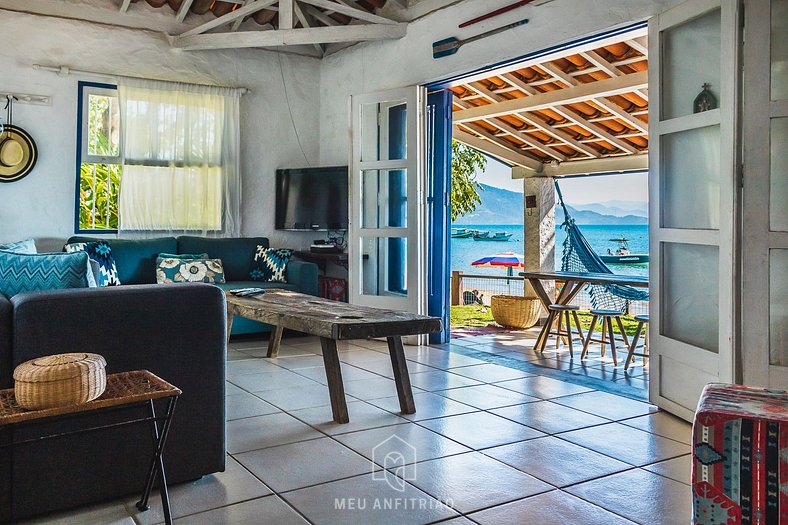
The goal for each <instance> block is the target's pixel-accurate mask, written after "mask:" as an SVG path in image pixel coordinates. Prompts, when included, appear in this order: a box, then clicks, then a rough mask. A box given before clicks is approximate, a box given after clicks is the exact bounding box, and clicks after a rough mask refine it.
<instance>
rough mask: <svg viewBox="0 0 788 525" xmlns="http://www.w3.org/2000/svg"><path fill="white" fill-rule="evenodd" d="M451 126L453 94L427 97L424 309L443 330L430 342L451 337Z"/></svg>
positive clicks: (446, 92)
mask: <svg viewBox="0 0 788 525" xmlns="http://www.w3.org/2000/svg"><path fill="white" fill-rule="evenodd" d="M451 125H452V93H451V91H449V90H448V89H446V90H441V91H436V92H434V93H430V94H429V95H428V96H427V207H428V211H427V217H428V220H429V226H428V227H429V231H428V235H427V239H428V243H429V245H428V249H427V283H428V288H427V290H428V297H427V311H428V313H429V315H431V316H434V317H440V318H441V319H442V320H443V330H442V331H441V332H438V333H434V334H430V343H433V344H437V343H445V342H448V341H449V337H450V326H449V319H450V316H449V314H450V309H451V306H450V301H451V283H450V279H451V242H450V239H449V234H450V230H451V214H450V210H451V202H450V196H451V131H452V130H451Z"/></svg>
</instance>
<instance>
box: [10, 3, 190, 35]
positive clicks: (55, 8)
mask: <svg viewBox="0 0 788 525" xmlns="http://www.w3.org/2000/svg"><path fill="white" fill-rule="evenodd" d="M0 10H6V11H16V12H20V13H29V14H35V15H42V16H50V17H53V18H61V19H65V20H78V21H80V22H93V23H96V24H105V25H111V26H116V27H124V28H129V29H142V30H147V31H159V32H162V33H169V34H175V33H179V32H181V31H182V30H183V26H182V25H181V24H179V23H178V22H177V21H176V20H175V18H174V17H173V16H172V15H170V14H168V13H166V12H165V11H164V10H163V9H162V10H161V12H160V13H159V12H157V11H158V10H152V11H151V12H148V11H145V12H143V11H142V10H134V9H131V10H129V11H127V12H125V13H120V12H119V11H118V5H117V4H115V3H111V2H103V3H92V4H88V3H72V2H64V1H63V0H2V1H0Z"/></svg>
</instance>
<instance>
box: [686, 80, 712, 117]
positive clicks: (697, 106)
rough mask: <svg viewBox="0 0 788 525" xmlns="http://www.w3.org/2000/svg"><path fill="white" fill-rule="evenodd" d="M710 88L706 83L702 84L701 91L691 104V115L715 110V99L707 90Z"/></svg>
mask: <svg viewBox="0 0 788 525" xmlns="http://www.w3.org/2000/svg"><path fill="white" fill-rule="evenodd" d="M710 87H711V84H709V83H708V82H706V83H704V84H703V91H701V92H700V93H699V94H698V96H697V97H695V102H693V104H692V112H693V113H702V112H703V111H708V110H710V109H717V97H715V96H714V93H712V92H711V90H710V89H709V88H710Z"/></svg>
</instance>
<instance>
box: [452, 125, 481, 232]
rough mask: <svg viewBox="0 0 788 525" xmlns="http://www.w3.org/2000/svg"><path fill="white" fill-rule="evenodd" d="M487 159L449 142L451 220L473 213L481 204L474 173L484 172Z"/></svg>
mask: <svg viewBox="0 0 788 525" xmlns="http://www.w3.org/2000/svg"><path fill="white" fill-rule="evenodd" d="M486 165H487V157H485V156H484V155H482V154H481V153H479V152H478V151H476V150H475V149H473V148H470V147H468V146H466V145H465V144H461V143H460V142H457V141H456V140H452V141H451V220H452V221H455V220H457V218H458V217H462V216H463V215H467V214H469V213H473V211H474V210H475V209H476V207H477V206H478V205H479V204H481V202H482V199H481V197H480V196H479V191H483V189H482V186H481V184H479V183H478V182H476V173H477V172H478V171H484V167H485V166H486Z"/></svg>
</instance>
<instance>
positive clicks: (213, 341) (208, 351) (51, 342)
mask: <svg viewBox="0 0 788 525" xmlns="http://www.w3.org/2000/svg"><path fill="white" fill-rule="evenodd" d="M11 303H12V304H13V307H14V314H13V316H14V317H13V353H12V362H11V367H14V366H17V365H19V364H20V363H21V362H23V361H26V360H29V359H33V358H36V357H40V356H43V355H50V354H57V353H63V352H92V353H97V354H101V355H103V356H104V358H105V359H106V360H107V373H116V372H124V371H129V370H140V369H145V370H149V371H151V372H153V373H154V374H156V375H158V376H159V377H161V378H162V379H164V380H165V381H168V382H170V383H172V384H173V385H175V386H177V387H178V388H180V389H181V390H182V391H183V395H182V396H181V397H180V399H179V401H178V408H177V410H176V413H175V418H174V420H173V424H172V430H171V434H170V438H169V439H168V442H167V454H166V457H165V460H166V461H167V463H168V465H169V466H168V467H167V477H168V478H171V479H172V481H173V482H174V483H175V482H180V481H185V480H189V479H195V478H198V477H200V476H202V475H204V474H209V473H211V472H217V471H221V470H224V461H225V432H224V423H225V405H224V394H225V362H226V351H227V305H226V302H225V296H224V293H223V292H222V291H221V290H220V289H219V288H218V287H216V286H213V285H210V284H202V283H200V284H183V283H179V284H171V285H156V284H154V285H128V286H118V287H105V288H80V289H70V290H52V291H45V292H29V293H22V294H18V295H16V296H14V297H13V298H12V299H11ZM6 370H7V369H6ZM3 372H5V370H3ZM125 432H127V433H131V432H132V431H131V430H130V429H129V430H126V431H125ZM134 432H135V433H136V432H139V433H140V434H139V436H140V437H139V439H136V438H135V439H134V440H138V441H139V442H140V443H141V444H140V445H139V446H143V445H145V446H146V442H145V437H146V436H149V435H150V431H149V429H146V428H140V429H136V428H135V429H134ZM129 439H130V440H131V439H132V438H131V437H130V438H129ZM54 441H55V440H53V442H54ZM53 446H54V445H53ZM95 460H96V461H100V460H107V458H95ZM108 461H109V460H108ZM111 463H112V462H111V461H109V464H111ZM130 482H132V483H133V482H134V480H133V479H131V480H130ZM124 483H125V481H124ZM117 484H121V482H120V481H117ZM42 490H43V489H42ZM132 490H134V489H132Z"/></svg>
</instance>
